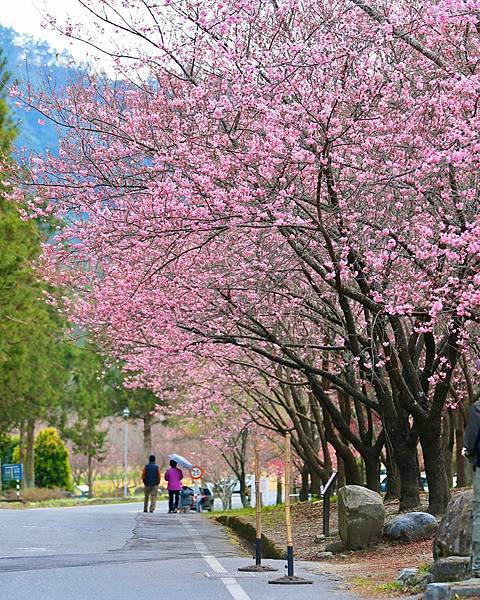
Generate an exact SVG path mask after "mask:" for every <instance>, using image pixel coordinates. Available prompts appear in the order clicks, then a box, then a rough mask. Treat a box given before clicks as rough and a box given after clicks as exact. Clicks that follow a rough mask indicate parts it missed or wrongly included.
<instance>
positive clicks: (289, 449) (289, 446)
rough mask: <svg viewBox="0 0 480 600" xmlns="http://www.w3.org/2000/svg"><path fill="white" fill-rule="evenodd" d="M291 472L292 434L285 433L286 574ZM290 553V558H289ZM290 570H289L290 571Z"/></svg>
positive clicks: (290, 540) (290, 551)
mask: <svg viewBox="0 0 480 600" xmlns="http://www.w3.org/2000/svg"><path fill="white" fill-rule="evenodd" d="M291 474H292V436H291V435H290V433H287V434H286V435H285V525H286V528H287V560H288V565H287V569H288V575H289V576H290V577H291V576H292V575H293V537H292V511H291V506H290V492H291ZM290 555H292V558H291V559H290ZM290 571H291V572H290Z"/></svg>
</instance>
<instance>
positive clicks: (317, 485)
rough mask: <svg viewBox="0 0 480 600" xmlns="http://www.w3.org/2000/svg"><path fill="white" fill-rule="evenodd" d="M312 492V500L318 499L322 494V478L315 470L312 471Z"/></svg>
mask: <svg viewBox="0 0 480 600" xmlns="http://www.w3.org/2000/svg"><path fill="white" fill-rule="evenodd" d="M310 493H311V494H312V500H318V499H319V498H320V497H321V495H322V480H321V478H320V477H319V476H318V474H317V473H315V472H314V471H312V472H311V473H310Z"/></svg>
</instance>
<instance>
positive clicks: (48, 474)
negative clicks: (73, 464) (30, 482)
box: [35, 427, 72, 489]
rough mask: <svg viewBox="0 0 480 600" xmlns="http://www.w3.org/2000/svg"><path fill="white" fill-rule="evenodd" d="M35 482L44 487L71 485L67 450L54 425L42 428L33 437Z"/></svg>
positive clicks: (65, 486)
mask: <svg viewBox="0 0 480 600" xmlns="http://www.w3.org/2000/svg"><path fill="white" fill-rule="evenodd" d="M35 483H36V484H37V486H38V487H45V488H64V489H71V487H72V474H71V470H70V462H69V460H68V450H67V448H66V446H65V444H64V443H63V442H62V440H61V439H60V435H59V434H58V431H57V430H56V429H55V428H54V427H47V428H46V429H42V431H40V432H39V434H38V435H37V437H36V439H35Z"/></svg>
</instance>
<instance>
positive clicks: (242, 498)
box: [239, 475, 250, 508]
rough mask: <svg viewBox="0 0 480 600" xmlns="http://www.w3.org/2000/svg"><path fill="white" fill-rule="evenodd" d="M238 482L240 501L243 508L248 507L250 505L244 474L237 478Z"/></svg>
mask: <svg viewBox="0 0 480 600" xmlns="http://www.w3.org/2000/svg"><path fill="white" fill-rule="evenodd" d="M239 482H240V501H241V503H242V506H243V508H248V507H249V506H250V500H249V498H248V494H247V484H246V481H245V475H244V476H243V477H241V478H240V479H239Z"/></svg>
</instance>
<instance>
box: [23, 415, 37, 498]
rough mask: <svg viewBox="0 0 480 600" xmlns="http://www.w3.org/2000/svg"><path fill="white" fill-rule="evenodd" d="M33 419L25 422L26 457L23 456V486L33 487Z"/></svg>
mask: <svg viewBox="0 0 480 600" xmlns="http://www.w3.org/2000/svg"><path fill="white" fill-rule="evenodd" d="M34 445H35V419H28V420H27V436H26V456H25V485H26V487H28V488H29V487H34V486H35V449H34Z"/></svg>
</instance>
